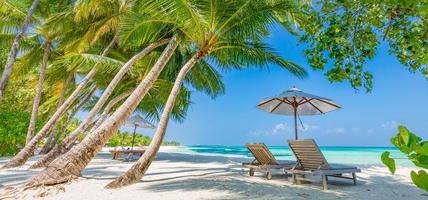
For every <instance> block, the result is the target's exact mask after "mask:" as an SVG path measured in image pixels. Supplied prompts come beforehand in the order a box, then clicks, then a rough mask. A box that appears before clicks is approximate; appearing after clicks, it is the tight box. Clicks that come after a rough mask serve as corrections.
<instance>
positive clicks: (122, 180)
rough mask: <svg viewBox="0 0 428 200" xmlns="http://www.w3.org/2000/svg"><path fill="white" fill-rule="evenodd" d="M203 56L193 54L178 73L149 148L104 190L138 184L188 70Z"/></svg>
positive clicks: (155, 152)
mask: <svg viewBox="0 0 428 200" xmlns="http://www.w3.org/2000/svg"><path fill="white" fill-rule="evenodd" d="M203 56H204V54H203V53H201V52H199V53H197V54H195V55H194V56H193V57H192V58H191V59H190V60H189V61H187V63H186V64H185V65H184V66H183V68H181V69H180V72H179V73H178V75H177V78H176V79H175V82H174V86H173V87H172V90H171V93H170V94H169V96H168V100H167V102H166V104H165V108H164V110H163V112H162V116H161V119H160V121H159V125H158V127H157V129H156V132H155V134H154V136H153V139H152V141H151V142H150V145H149V147H148V148H147V150H146V151H145V152H144V154H143V156H142V157H141V158H140V159H139V160H138V161H137V162H136V163H135V164H134V165H133V166H132V167H131V168H130V169H129V170H128V171H126V172H125V173H124V174H123V175H121V176H119V177H118V178H116V179H115V180H114V181H112V182H110V183H109V184H108V185H107V186H106V188H118V187H122V186H125V185H129V184H132V183H136V182H138V181H139V180H140V179H141V178H142V177H143V175H144V173H145V172H146V171H147V169H148V168H149V166H150V164H151V162H152V161H153V160H154V159H155V156H156V154H157V152H158V151H159V148H160V146H161V144H162V141H163V138H164V136H165V132H166V128H167V126H168V121H169V116H170V114H171V111H172V109H173V108H174V104H175V100H176V99H177V96H178V95H179V93H180V89H181V86H182V85H183V81H184V79H185V77H186V74H187V73H188V72H189V70H190V69H191V68H192V67H193V66H194V65H195V64H196V63H197V62H198V61H199V60H200V59H201V58H202V57H203Z"/></svg>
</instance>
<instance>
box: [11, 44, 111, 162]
mask: <svg viewBox="0 0 428 200" xmlns="http://www.w3.org/2000/svg"><path fill="white" fill-rule="evenodd" d="M116 40H117V38H116V37H115V38H114V39H113V40H112V41H111V42H110V44H109V45H108V46H107V47H106V48H105V49H104V51H103V53H102V55H103V56H105V55H107V52H108V51H109V50H110V48H111V47H112V46H113V45H114V43H116ZM96 72H97V68H96V66H94V67H93V68H92V70H91V71H90V72H89V73H88V74H87V75H86V76H85V78H83V80H82V82H80V84H79V85H78V86H77V88H76V89H75V90H74V91H73V93H72V94H71V95H70V96H69V97H68V98H67V100H66V101H65V102H64V103H63V104H62V105H61V107H60V108H59V109H58V110H57V111H56V112H55V114H54V115H53V116H52V117H51V118H50V119H49V120H48V122H46V124H45V125H44V126H43V128H42V129H41V130H40V131H39V133H37V135H36V136H34V138H33V139H31V141H30V142H29V143H28V144H27V145H25V147H24V148H23V149H22V150H21V151H20V152H19V153H18V154H17V155H16V156H15V157H13V158H12V159H11V160H9V162H7V163H6V164H5V165H4V166H3V167H2V168H12V167H18V166H21V165H23V164H24V163H25V162H26V161H27V160H28V158H29V157H30V156H31V155H32V154H33V153H34V150H35V149H36V147H37V144H39V142H40V141H41V140H42V139H43V138H44V137H45V136H46V134H47V133H48V132H49V131H50V130H51V128H52V125H54V123H56V121H57V120H58V119H59V118H60V117H61V115H62V114H64V112H65V111H66V110H67V109H68V107H69V106H70V105H71V104H72V103H73V102H74V100H76V98H77V97H78V96H79V94H80V93H81V92H82V91H83V89H84V88H85V87H86V85H87V84H88V83H89V81H90V80H92V77H94V75H95V73H96Z"/></svg>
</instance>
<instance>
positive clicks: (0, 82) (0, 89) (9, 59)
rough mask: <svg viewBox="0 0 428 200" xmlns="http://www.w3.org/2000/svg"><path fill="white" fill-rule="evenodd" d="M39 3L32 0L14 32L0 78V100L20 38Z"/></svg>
mask: <svg viewBox="0 0 428 200" xmlns="http://www.w3.org/2000/svg"><path fill="white" fill-rule="evenodd" d="M38 4H39V0H34V1H33V4H32V5H31V7H30V9H29V10H28V13H27V16H25V20H24V22H23V23H22V25H21V27H20V28H19V32H18V34H16V37H15V41H13V44H12V47H11V49H10V52H9V56H8V57H7V61H6V65H5V67H4V71H3V74H2V76H1V80H0V102H1V100H2V99H3V93H4V90H5V88H6V85H7V82H8V81H9V78H10V75H11V74H12V70H13V64H14V63H15V60H16V54H18V49H19V43H20V42H21V40H22V37H23V36H24V34H25V32H26V31H27V28H28V25H29V24H30V19H31V17H32V16H33V13H34V10H36V7H37V5H38Z"/></svg>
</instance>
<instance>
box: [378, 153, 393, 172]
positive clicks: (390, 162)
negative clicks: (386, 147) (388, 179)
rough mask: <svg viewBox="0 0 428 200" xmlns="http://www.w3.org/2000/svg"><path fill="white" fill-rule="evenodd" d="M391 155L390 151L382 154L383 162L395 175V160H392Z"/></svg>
mask: <svg viewBox="0 0 428 200" xmlns="http://www.w3.org/2000/svg"><path fill="white" fill-rule="evenodd" d="M390 154H391V153H390V152H389V151H385V152H383V153H382V156H381V160H382V163H383V164H384V165H385V166H387V167H388V169H389V171H390V172H391V173H392V174H394V173H395V160H394V159H392V158H390V157H389V155H390Z"/></svg>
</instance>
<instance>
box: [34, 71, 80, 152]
mask: <svg viewBox="0 0 428 200" xmlns="http://www.w3.org/2000/svg"><path fill="white" fill-rule="evenodd" d="M73 78H74V73H70V74H69V75H68V77H67V80H66V81H65V84H64V87H63V88H62V91H61V94H60V96H59V99H58V102H57V104H56V109H57V110H58V109H59V108H60V107H61V105H62V104H63V103H64V97H65V94H66V92H67V90H68V87H69V86H70V84H71V82H72V81H73ZM59 121H60V120H57V121H56V122H55V123H54V125H52V128H51V131H52V132H53V131H57V126H58V122H59ZM52 140H53V137H52V134H49V137H48V139H47V141H46V144H45V146H46V145H47V144H49V143H51V142H52ZM45 146H43V149H42V150H41V151H40V154H45V153H47V152H46V150H45Z"/></svg>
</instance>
